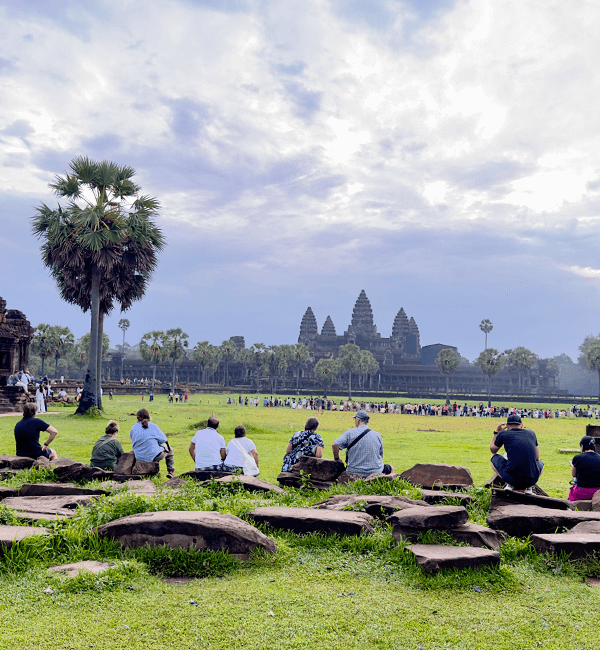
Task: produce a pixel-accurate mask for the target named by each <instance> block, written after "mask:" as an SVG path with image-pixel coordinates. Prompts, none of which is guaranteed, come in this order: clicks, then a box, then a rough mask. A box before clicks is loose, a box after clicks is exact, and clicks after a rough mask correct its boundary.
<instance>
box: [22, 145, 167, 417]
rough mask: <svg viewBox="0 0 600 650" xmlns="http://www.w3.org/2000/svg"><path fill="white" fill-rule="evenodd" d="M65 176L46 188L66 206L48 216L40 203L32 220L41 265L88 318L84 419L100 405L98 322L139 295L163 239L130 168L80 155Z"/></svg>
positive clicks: (151, 202) (152, 203) (153, 207)
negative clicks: (64, 201)
mask: <svg viewBox="0 0 600 650" xmlns="http://www.w3.org/2000/svg"><path fill="white" fill-rule="evenodd" d="M69 170H70V171H69V172H67V173H65V174H64V175H63V176H56V177H55V179H54V182H53V183H50V188H51V189H52V190H53V191H54V193H55V194H56V195H57V196H58V197H59V198H63V199H65V200H66V202H67V203H66V206H64V207H63V206H60V205H59V206H58V208H57V209H54V210H53V209H51V208H49V207H48V206H47V205H45V204H42V205H41V206H40V207H39V208H37V210H36V214H35V215H34V217H33V218H32V230H33V233H34V234H35V235H36V236H37V237H39V238H40V239H42V240H43V241H44V243H43V246H42V255H43V260H44V263H45V265H46V266H47V267H48V268H50V270H51V272H52V275H53V276H54V277H55V279H56V280H57V283H58V286H59V290H60V292H61V296H62V297H63V299H65V300H67V301H69V302H73V303H75V304H78V305H79V306H80V307H81V308H82V309H83V310H84V311H87V309H89V310H90V312H91V327H90V353H89V356H88V362H89V365H88V372H87V373H86V379H85V383H84V391H83V396H82V398H81V400H80V402H79V407H78V409H77V412H78V413H84V412H85V411H87V410H88V409H89V408H90V407H91V406H98V407H101V406H102V401H101V398H100V390H99V386H100V384H99V378H100V367H101V364H100V358H101V346H100V341H102V322H103V316H104V315H105V314H107V313H109V311H110V309H112V305H113V302H114V301H115V300H116V301H118V302H120V303H121V308H122V309H123V308H125V309H127V308H128V306H130V305H131V302H132V301H133V300H136V299H139V298H140V297H141V296H142V295H143V293H144V290H145V288H146V284H147V281H148V279H149V277H150V275H151V273H152V271H153V270H154V268H155V267H156V264H157V258H156V253H157V252H158V251H160V250H162V248H163V247H164V245H165V240H164V238H163V235H162V233H161V231H160V229H159V228H158V227H157V226H156V225H155V224H154V221H153V218H154V217H155V216H156V214H157V213H158V209H159V202H158V201H157V200H156V199H153V198H150V197H148V196H140V187H139V186H138V185H136V184H135V183H134V182H133V181H132V180H131V179H132V177H133V176H134V175H135V170H134V169H133V168H132V167H129V166H126V165H117V164H115V163H112V162H108V161H102V162H97V161H93V160H90V159H89V158H87V157H85V156H79V157H78V158H75V159H73V160H72V161H71V162H70V164H69ZM103 287H104V288H103ZM101 300H103V301H104V305H103V307H102V306H101Z"/></svg>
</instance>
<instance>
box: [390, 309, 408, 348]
mask: <svg viewBox="0 0 600 650" xmlns="http://www.w3.org/2000/svg"><path fill="white" fill-rule="evenodd" d="M409 332H410V326H409V322H408V316H407V315H406V312H405V311H404V307H402V309H400V311H399V312H398V313H397V314H396V318H394V324H393V325H392V339H395V340H399V341H404V340H405V339H406V335H407V334H408V333H409Z"/></svg>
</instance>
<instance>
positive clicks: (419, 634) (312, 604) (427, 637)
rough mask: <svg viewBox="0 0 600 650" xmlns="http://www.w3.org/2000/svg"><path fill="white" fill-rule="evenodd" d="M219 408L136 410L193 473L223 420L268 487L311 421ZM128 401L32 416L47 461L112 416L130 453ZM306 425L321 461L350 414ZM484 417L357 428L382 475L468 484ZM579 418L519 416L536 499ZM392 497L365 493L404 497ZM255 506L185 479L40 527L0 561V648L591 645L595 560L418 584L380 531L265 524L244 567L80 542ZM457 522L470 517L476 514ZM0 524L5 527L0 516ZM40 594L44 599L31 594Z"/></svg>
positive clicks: (2, 435) (179, 464)
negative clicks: (532, 448) (263, 541)
mask: <svg viewBox="0 0 600 650" xmlns="http://www.w3.org/2000/svg"><path fill="white" fill-rule="evenodd" d="M200 399H202V404H200ZM209 399H210V404H208V403H207V402H208V400H209ZM225 401H226V398H225V397H223V396H207V395H202V396H199V395H193V396H191V401H190V403H188V404H187V405H184V404H168V403H167V401H166V398H164V397H162V396H160V397H158V398H157V399H156V400H155V401H154V402H153V403H152V404H148V402H147V400H146V401H145V402H144V406H146V407H148V406H150V407H151V409H150V410H151V414H152V417H153V420H154V421H155V422H156V423H157V424H158V425H159V426H160V427H161V429H162V430H163V431H165V433H167V434H168V436H169V440H170V442H171V444H172V446H173V448H174V450H175V460H176V469H177V472H178V473H183V472H185V471H188V470H191V469H192V468H193V463H192V460H191V458H190V457H189V454H188V452H187V448H188V446H189V442H190V440H191V438H192V436H193V433H194V431H195V428H194V426H193V425H194V424H196V423H198V422H200V421H202V420H205V419H206V418H207V417H208V416H209V415H212V414H214V415H216V416H217V417H219V418H220V420H221V426H220V431H221V433H222V434H223V435H224V437H225V439H226V440H227V441H228V440H229V439H230V438H231V437H232V436H233V429H234V427H235V426H236V425H237V424H239V423H243V424H244V425H246V427H247V429H248V436H249V437H250V438H252V439H253V440H254V442H255V443H256V446H257V448H258V452H259V456H260V465H261V478H263V479H265V480H268V481H271V482H275V477H276V476H277V474H278V472H279V470H280V468H281V462H282V459H283V454H284V450H285V446H286V444H287V442H288V440H289V437H290V435H291V433H293V432H294V431H297V430H300V429H302V428H303V427H302V425H303V424H304V422H305V420H306V419H307V418H308V417H309V416H310V415H312V413H309V412H308V411H297V410H291V409H285V408H279V409H265V408H263V407H262V406H259V407H258V408H250V407H248V408H246V407H238V406H227V405H226V404H225ZM141 406H142V403H141V400H140V398H133V397H121V396H115V399H114V400H113V401H112V402H111V401H108V400H107V401H106V402H105V416H106V417H105V418H103V419H98V420H91V419H88V418H79V417H74V416H73V415H71V414H72V412H73V411H72V409H67V408H64V409H62V408H61V409H60V413H59V414H58V415H48V416H46V419H47V421H49V422H51V423H52V424H53V425H54V426H55V427H56V428H57V429H58V431H59V435H58V436H57V438H56V441H55V443H54V445H53V446H54V447H55V448H56V449H57V451H58V453H59V455H60V456H68V457H71V458H73V459H75V460H80V461H83V462H87V461H89V455H90V452H91V448H92V446H93V443H94V442H95V440H96V439H97V437H98V436H100V435H101V434H102V433H103V430H104V426H105V424H106V421H107V420H108V419H116V420H118V421H119V422H120V423H121V428H122V431H121V434H120V439H121V441H122V443H123V446H124V448H125V449H126V450H129V449H130V448H131V445H130V444H129V442H128V431H129V428H130V426H131V425H132V424H133V423H134V422H135V417H134V416H132V415H131V414H132V413H135V411H137V409H138V408H140V407H141ZM320 420H321V426H320V428H319V431H320V432H321V434H322V435H323V438H324V440H325V444H326V449H325V454H324V455H325V457H328V458H331V443H332V442H333V440H334V439H335V438H336V437H337V436H338V435H339V434H340V433H341V432H343V431H344V430H345V429H346V428H349V427H350V426H353V423H352V420H351V414H349V413H337V412H333V413H332V412H327V413H325V414H323V416H322V417H321V418H320ZM16 421H17V418H13V417H2V418H0V452H5V453H10V454H12V453H14V439H13V436H12V430H13V427H14V424H15V422H16ZM497 422H498V420H496V419H492V420H490V419H479V418H448V417H446V418H442V417H418V416H396V415H387V414H380V415H373V416H372V418H371V422H370V426H371V428H374V429H376V430H378V431H380V432H381V434H382V436H383V441H384V448H385V460H386V462H391V463H392V464H393V465H394V466H395V468H396V470H397V471H402V470H404V469H408V468H409V467H410V466H411V465H413V464H414V463H416V462H446V463H453V464H459V465H465V466H467V467H469V468H470V470H471V472H472V474H473V479H474V481H475V483H476V484H477V485H481V484H483V483H484V482H485V481H486V480H487V479H489V478H490V476H491V469H490V465H489V457H490V453H489V443H490V440H491V437H492V430H493V428H494V427H495V426H496V424H497ZM587 422H588V421H587V420H584V419H571V418H568V419H561V420H528V421H526V426H527V425H529V426H531V428H533V429H534V430H535V431H536V434H537V435H538V440H539V444H540V449H541V455H542V459H543V460H544V462H545V463H546V471H545V472H544V475H543V477H542V479H541V480H540V485H541V487H543V488H544V489H545V490H546V491H547V492H548V493H550V494H552V495H555V496H561V497H565V496H566V494H567V491H568V482H569V477H570V471H569V466H568V460H569V459H570V455H568V454H561V453H559V451H558V449H559V447H576V446H577V443H578V441H579V439H580V438H581V436H582V435H584V434H585V425H586V423H587ZM164 471H165V470H164V468H162V472H163V474H164ZM20 480H22V479H20ZM35 480H44V477H43V476H42V475H40V476H38V477H37V478H36V479H35ZM162 480H164V476H163V479H162ZM17 482H19V481H14V480H13V483H17ZM157 482H160V480H157ZM407 488H408V486H407V485H402V486H400V487H396V488H389V487H388V486H385V485H383V486H372V488H371V489H373V490H389V491H393V492H395V493H408V492H407ZM361 489H365V486H364V485H363V486H360V485H359V486H357V485H356V484H354V485H352V484H351V485H350V486H346V487H343V488H342V487H338V488H335V489H334V490H332V491H336V490H337V491H340V490H346V491H355V490H359V491H360V490H361ZM486 493H487V492H484V491H475V494H476V501H478V502H480V503H485V497H484V495H485V494H486ZM324 496H326V495H323V494H322V493H318V492H314V493H313V492H307V493H301V492H300V491H294V490H290V491H286V494H285V495H274V496H272V497H267V498H269V499H270V500H271V501H272V502H273V503H274V504H280V505H284V504H289V505H305V506H306V505H310V504H311V503H314V502H316V501H317V500H320V499H322V498H324ZM257 498H258V497H256V496H255V495H249V494H248V493H245V492H239V491H237V490H236V489H234V488H227V489H224V488H216V487H210V486H209V487H206V488H205V487H202V486H198V485H197V484H193V483H192V484H190V485H188V486H186V487H185V488H183V489H182V491H181V492H179V493H177V494H171V493H169V494H165V495H162V496H160V497H157V498H147V497H143V496H139V495H122V496H120V497H119V498H118V499H117V500H116V501H114V500H109V499H102V500H101V501H99V502H98V503H97V504H95V505H93V506H92V507H90V508H87V509H85V510H84V511H83V512H82V513H81V514H78V515H77V516H76V517H75V518H74V519H73V520H72V521H69V522H60V523H57V524H54V525H52V526H51V528H52V529H53V534H52V535H51V536H50V537H49V538H41V539H40V540H36V541H35V542H31V543H23V544H21V545H20V547H19V548H18V549H17V550H16V551H15V553H14V554H8V555H5V556H4V557H3V558H0V615H1V616H2V621H3V626H2V627H3V630H2V635H0V648H5V647H6V648H13V647H19V648H23V649H29V648H44V649H45V648H48V649H50V648H52V649H54V648H65V649H66V648H69V649H73V650H75V649H77V650H79V649H84V648H86V649H88V648H127V649H128V650H131V649H137V648H148V647H151V648H153V649H156V650H158V649H162V648H269V649H270V648H312V647H313V646H319V647H323V648H370V647H373V648H402V649H404V648H407V649H416V648H423V650H425V649H427V650H429V649H430V648H431V649H432V648H473V649H476V648H493V649H495V650H497V649H504V648H506V649H514V648H540V647H544V648H569V649H571V648H597V647H598V641H597V638H596V636H597V634H596V624H595V611H596V608H597V604H598V599H599V597H600V591H599V590H598V587H594V586H590V585H588V584H586V583H585V582H584V577H585V576H586V575H587V576H590V575H592V576H596V577H600V571H599V569H598V567H597V566H596V564H597V563H594V562H592V563H588V565H587V566H584V565H582V564H581V563H572V562H569V561H567V560H566V559H565V558H546V557H540V556H538V555H537V554H535V553H534V552H533V551H532V549H531V547H530V545H529V544H528V543H527V542H526V541H519V540H509V542H508V543H507V544H505V545H504V547H503V550H502V554H503V560H504V562H503V565H502V566H501V567H500V568H499V569H497V570H494V571H477V572H473V571H466V572H462V573H454V572H450V573H446V574H440V575H438V576H431V577H430V576H423V575H422V574H421V572H420V570H419V569H418V568H417V567H415V566H414V565H412V563H411V562H410V559H409V556H408V555H407V554H405V552H404V550H403V547H402V546H398V544H396V543H395V542H394V540H393V538H392V536H391V532H390V529H389V527H388V526H387V525H386V524H378V525H377V526H376V532H375V534H374V535H371V536H368V537H364V538H358V539H356V538H354V539H337V538H323V537H320V536H318V535H312V536H308V537H305V538H301V537H298V536H296V535H293V534H291V533H281V532H278V533H275V532H273V531H268V530H265V532H267V534H269V535H271V536H272V537H273V539H275V541H276V543H277V546H278V553H277V557H276V558H263V557H259V556H257V557H254V558H253V559H252V560H251V561H250V562H248V563H244V564H242V563H240V562H238V561H232V560H229V559H228V558H227V557H226V556H223V555H222V554H212V555H207V554H202V553H196V554H190V553H183V554H177V553H167V554H166V555H165V554H163V555H161V554H160V553H154V552H149V551H143V550H138V551H135V552H134V551H130V550H123V549H120V548H119V547H118V546H117V545H115V544H112V543H106V542H101V543H99V542H98V540H97V538H95V536H94V535H93V529H94V527H95V525H97V524H98V523H100V522H104V521H108V520H111V519H114V518H116V517H118V516H122V515H124V514H129V513H130V512H137V511H142V510H155V509H215V510H218V511H220V512H231V513H233V514H237V515H239V516H245V514H246V513H247V512H249V511H250V510H251V509H252V508H253V507H254V505H255V503H256V499H257ZM260 498H261V499H263V498H265V497H262V496H261V497H260ZM471 517H472V520H477V521H479V520H480V517H481V513H480V512H479V511H478V510H477V508H473V509H472V510H471ZM0 522H1V523H13V520H12V518H11V517H10V515H8V514H7V513H6V512H5V510H4V509H2V508H0ZM104 558H108V559H109V560H111V561H113V562H115V564H116V566H115V567H114V569H111V570H109V572H107V574H101V575H100V576H98V577H93V576H83V577H81V578H78V579H74V578H60V577H57V576H54V575H50V574H48V572H47V567H49V566H51V565H53V564H57V563H61V562H66V561H75V560H78V559H100V560H102V559H104ZM181 566H186V567H187V570H188V572H189V573H192V574H194V575H197V576H203V577H201V578H199V579H196V580H193V581H192V582H186V583H182V584H171V583H166V582H164V581H163V580H161V578H160V574H161V573H162V574H174V573H177V572H178V569H177V567H181ZM48 586H51V587H52V588H53V589H54V593H53V594H52V595H47V594H44V593H42V592H43V590H44V589H46V587H48ZM190 601H193V603H195V604H193V603H190Z"/></svg>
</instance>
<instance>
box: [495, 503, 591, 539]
mask: <svg viewBox="0 0 600 650" xmlns="http://www.w3.org/2000/svg"><path fill="white" fill-rule="evenodd" d="M583 521H600V512H575V511H574V510H553V509H550V508H540V507H539V506H527V505H522V504H515V505H510V506H501V507H499V508H495V509H494V510H490V512H489V514H488V517H487V523H488V525H489V526H490V528H493V529H494V530H502V531H504V532H505V533H507V534H508V535H511V536H512V537H527V536H528V535H533V534H536V535H537V534H546V533H554V532H555V531H556V529H561V528H569V529H570V528H573V527H574V526H576V525H577V524H579V523H581V522H583Z"/></svg>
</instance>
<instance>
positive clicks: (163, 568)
mask: <svg viewBox="0 0 600 650" xmlns="http://www.w3.org/2000/svg"><path fill="white" fill-rule="evenodd" d="M126 554H127V556H129V557H132V558H135V559H136V560H137V561H138V562H143V563H144V564H145V565H146V567H147V568H148V571H149V572H150V573H152V574H154V575H162V576H168V577H177V576H189V577H194V578H208V577H213V578H214V577H220V576H224V575H228V574H230V573H235V572H236V571H238V570H239V569H240V567H241V566H242V563H241V562H240V560H238V559H237V558H235V557H233V556H232V555H229V554H228V553H225V552H223V551H217V552H214V551H205V550H202V549H195V548H170V547H169V546H142V547H141V548H136V549H127V551H126Z"/></svg>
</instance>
